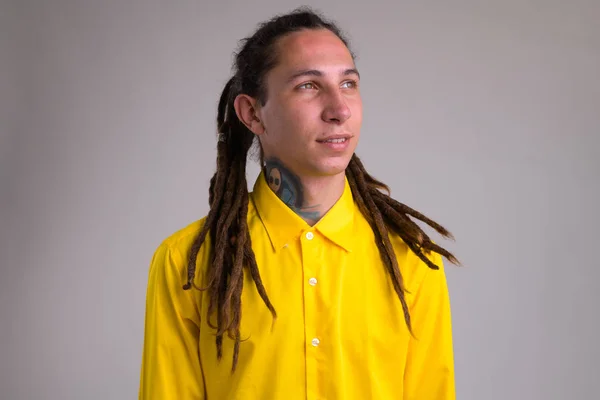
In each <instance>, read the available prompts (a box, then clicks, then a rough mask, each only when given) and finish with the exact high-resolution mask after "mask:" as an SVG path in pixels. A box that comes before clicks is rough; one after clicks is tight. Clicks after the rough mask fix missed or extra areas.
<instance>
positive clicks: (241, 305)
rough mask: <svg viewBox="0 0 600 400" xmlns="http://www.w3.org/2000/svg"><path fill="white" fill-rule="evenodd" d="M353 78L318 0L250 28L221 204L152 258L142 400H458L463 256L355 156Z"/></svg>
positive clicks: (343, 44) (358, 112)
mask: <svg viewBox="0 0 600 400" xmlns="http://www.w3.org/2000/svg"><path fill="white" fill-rule="evenodd" d="M359 82H360V76H359V73H358V71H357V69H356V66H355V64H354V57H353V55H352V53H351V52H350V50H349V49H348V44H347V41H346V40H345V39H344V38H343V36H342V34H341V33H340V31H339V29H338V28H337V27H336V26H335V25H334V24H333V23H331V22H328V21H325V20H324V19H323V18H322V17H320V16H318V15H317V14H315V13H313V12H312V11H310V10H306V9H300V10H296V11H294V12H292V13H290V14H287V15H283V16H279V17H276V18H273V19H272V20H270V21H268V22H266V23H264V24H262V25H261V26H260V28H259V29H258V30H257V31H256V33H255V34H254V35H253V36H252V37H250V38H247V39H245V40H244V43H243V47H242V49H241V51H240V52H239V53H238V54H237V56H236V62H235V73H234V76H233V77H232V78H231V79H230V81H229V82H228V83H227V85H226V86H225V89H224V91H223V93H222V95H221V99H220V102H219V107H218V116H217V125H218V132H219V141H218V155H217V171H216V173H215V175H214V176H213V178H212V180H211V184H210V190H209V204H210V211H209V213H208V215H207V216H206V217H205V218H203V219H202V220H200V221H198V222H195V223H193V224H191V225H190V226H188V227H186V228H184V229H182V230H180V231H178V232H177V233H175V234H173V235H172V236H170V237H169V238H167V239H166V240H165V241H164V242H163V243H162V244H161V245H160V246H159V247H158V249H157V251H156V253H155V255H154V258H153V260H152V263H151V268H150V276H149V283H148V293H147V309H146V327H145V329H146V333H145V342H144V356H143V364H142V374H141V385H140V399H146V400H147V399H210V400H213V399H216V400H221V399H244V400H246V399H261V400H268V399H282V398H285V399H287V400H292V399H360V400H363V399H419V400H426V399H432V400H433V399H436V400H446V399H454V398H455V394H454V368H453V351H452V334H451V319H450V305H449V296H448V291H447V285H446V279H445V275H444V271H443V265H442V259H441V256H445V257H446V258H447V259H449V260H450V261H452V262H456V260H455V259H454V257H453V256H452V255H451V254H450V253H449V252H448V251H446V250H444V249H443V248H441V247H439V246H438V245H436V244H434V243H433V242H432V241H431V240H430V238H429V237H428V236H427V235H426V234H425V232H423V231H422V230H421V228H420V227H419V226H418V225H417V224H416V223H415V222H413V221H412V220H411V218H410V217H412V218H416V219H418V220H420V221H423V222H425V223H427V224H429V225H430V226H432V227H433V228H434V229H435V230H437V231H438V232H439V233H440V234H442V235H444V236H447V237H448V236H450V234H449V233H448V232H447V231H446V230H445V229H444V228H442V227H441V226H439V225H438V224H436V223H435V222H433V221H431V220H429V219H427V218H426V217H424V216H423V215H422V214H420V213H418V212H416V211H414V210H412V209H410V208H409V207H407V206H405V205H403V204H401V203H399V202H397V201H395V200H393V199H392V198H390V197H389V196H388V195H386V194H385V193H383V191H386V190H387V186H386V185H384V184H383V183H381V182H379V181H377V180H376V179H374V178H373V177H372V176H370V175H369V174H368V173H367V172H366V171H365V169H364V167H363V165H362V163H361V161H360V160H359V158H358V157H357V156H356V155H355V154H354V149H355V148H356V145H357V142H358V139H359V136H360V127H361V120H362V103H361V96H360V89H359V86H360V84H359ZM256 141H257V142H258V143H257V144H258V146H260V147H259V148H260V152H261V163H262V166H263V170H262V173H261V174H260V176H259V177H258V179H257V180H256V183H255V184H254V189H253V191H252V193H248V191H247V182H246V161H247V155H248V151H249V149H250V148H251V146H252V145H253V143H255V142H256ZM388 192H389V191H388Z"/></svg>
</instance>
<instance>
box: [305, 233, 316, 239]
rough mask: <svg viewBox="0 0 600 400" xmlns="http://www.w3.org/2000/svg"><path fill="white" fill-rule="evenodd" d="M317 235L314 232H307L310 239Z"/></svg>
mask: <svg viewBox="0 0 600 400" xmlns="http://www.w3.org/2000/svg"><path fill="white" fill-rule="evenodd" d="M314 237H315V235H314V234H313V233H312V232H306V238H307V239H308V240H312V239H313V238H314Z"/></svg>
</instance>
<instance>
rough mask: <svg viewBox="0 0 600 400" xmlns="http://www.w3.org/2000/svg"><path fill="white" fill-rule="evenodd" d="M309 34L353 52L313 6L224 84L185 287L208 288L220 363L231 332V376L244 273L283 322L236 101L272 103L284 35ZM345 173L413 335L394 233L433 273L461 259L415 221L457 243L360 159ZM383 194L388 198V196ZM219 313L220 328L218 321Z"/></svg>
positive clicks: (271, 26) (281, 26)
mask: <svg viewBox="0 0 600 400" xmlns="http://www.w3.org/2000/svg"><path fill="white" fill-rule="evenodd" d="M303 29H328V30H330V31H331V32H333V33H334V34H335V35H337V36H338V37H339V38H340V39H341V40H342V41H343V42H344V44H345V45H346V46H347V47H348V42H347V40H346V39H345V38H344V37H343V35H342V33H341V31H340V30H339V28H338V27H337V26H336V25H335V24H334V23H333V22H331V21H326V20H325V19H324V18H323V17H321V16H319V15H318V14H316V13H315V12H313V11H311V10H309V9H305V8H302V9H297V10H295V11H294V12H292V13H290V14H287V15H283V16H278V17H275V18H273V19H271V20H270V21H267V22H265V23H263V24H261V26H260V27H259V29H258V30H257V31H256V33H255V34H254V35H253V36H251V37H249V38H246V39H243V40H242V42H243V46H242V49H241V51H240V52H239V53H238V54H237V55H236V59H235V65H234V67H235V73H234V75H233V77H232V78H231V79H230V80H229V81H228V82H227V84H226V85H225V88H224V90H223V93H222V94H221V98H220V100H219V105H218V113H217V130H218V134H219V140H218V144H217V170H216V172H215V174H214V175H213V177H212V179H211V181H210V188H209V205H210V210H209V212H208V215H207V216H206V219H205V222H204V225H203V227H202V229H201V230H200V233H199V234H198V236H197V237H196V238H195V240H194V243H193V245H192V249H191V252H190V254H189V260H188V282H187V284H186V285H185V286H184V287H183V288H184V289H185V290H188V289H190V288H191V287H192V286H193V287H195V288H197V289H199V290H207V291H208V295H209V306H208V318H207V321H208V324H209V326H211V327H212V328H213V329H215V330H216V347H217V358H218V359H221V357H222V353H223V335H224V334H225V333H227V335H228V336H229V337H230V338H231V339H232V340H234V351H233V364H232V371H235V368H236V365H237V362H238V357H239V347H240V341H241V338H240V321H241V294H242V288H243V278H244V268H246V270H247V272H248V273H249V274H250V276H251V278H252V280H253V281H254V284H255V285H256V288H257V290H258V293H259V295H260V297H261V298H262V300H263V302H264V303H265V305H266V307H267V308H268V309H269V310H270V312H271V314H272V315H273V317H274V318H276V317H277V314H276V311H275V308H274V307H273V304H271V301H270V300H269V297H268V295H267V292H266V290H265V288H264V286H263V283H262V280H261V277H260V273H259V270H258V266H257V263H256V258H255V256H254V252H253V250H252V241H251V238H250V233H249V230H248V223H247V214H248V189H247V187H248V186H247V182H246V163H247V158H248V152H249V150H250V148H251V147H252V145H253V142H254V140H255V135H254V134H253V133H252V132H251V131H250V130H249V129H248V128H246V126H245V125H244V124H243V123H242V122H241V121H240V120H239V119H238V118H237V115H236V112H235V109H234V100H235V98H236V96H237V95H239V94H241V93H245V94H248V95H250V96H253V97H256V98H258V101H259V102H260V103H261V104H263V105H264V104H265V103H266V100H267V99H266V90H265V84H264V78H265V75H266V73H267V72H268V71H269V70H271V69H272V68H273V67H274V66H275V64H276V62H277V54H276V51H275V50H276V47H275V44H276V42H277V40H278V39H279V38H281V37H282V36H284V35H287V34H289V33H292V32H296V31H299V30H303ZM353 57H354V56H353ZM261 162H262V155H261ZM346 176H347V178H348V182H349V184H350V188H351V190H352V195H353V197H354V199H355V201H356V202H357V204H358V207H359V209H360V211H361V212H362V214H364V216H365V218H366V219H367V221H368V222H369V224H370V226H371V227H372V229H373V231H374V233H375V238H376V243H377V247H378V249H379V253H380V255H381V259H382V261H383V264H384V265H385V268H386V270H387V272H388V273H389V275H390V277H391V280H392V283H393V286H394V290H395V292H396V294H397V295H398V298H399V299H400V302H401V304H402V309H403V311H404V319H405V321H406V324H407V326H408V329H409V330H410V331H411V332H412V329H411V320H410V314H409V310H408V306H407V303H406V300H405V287H404V283H403V280H402V274H401V272H400V269H399V267H398V262H397V260H396V256H395V254H394V250H393V248H392V244H391V242H390V238H389V235H388V232H389V230H392V231H393V232H394V233H396V234H397V235H399V236H400V238H401V239H402V240H403V241H404V242H405V243H406V245H407V246H408V247H409V249H410V250H411V251H412V252H414V253H415V254H416V255H417V256H418V257H419V258H420V259H421V260H422V261H423V262H424V263H425V264H426V265H427V266H429V268H432V269H438V266H437V265H435V264H434V263H432V262H431V261H430V259H429V258H428V257H427V254H428V253H430V252H431V251H434V252H436V253H438V254H440V255H442V256H444V257H446V258H447V259H448V260H449V261H451V262H452V263H455V264H457V263H458V261H457V260H456V259H455V258H454V256H453V255H452V254H451V253H450V252H448V251H447V250H445V249H443V248H442V247H440V246H438V245H436V244H434V243H433V242H432V241H431V239H430V238H429V236H427V234H426V233H425V232H424V231H423V230H422V229H421V228H420V227H419V225H417V224H416V223H415V222H414V221H413V220H412V219H411V217H412V218H414V219H416V220H419V221H421V222H424V223H426V224H427V225H429V226H430V227H432V228H433V229H435V230H436V231H437V232H438V233H439V234H441V235H442V236H444V237H447V238H451V237H452V235H451V234H450V233H449V232H448V231H447V230H446V229H444V228H443V227H442V226H440V225H439V224H437V223H435V222H434V221H432V220H430V219H429V218H427V217H425V216H424V215H423V214H421V213H419V212H417V211H415V210H413V209H412V208H410V207H408V206H406V205H404V204H402V203H400V202H398V201H396V200H394V199H392V198H391V197H390V196H389V188H388V187H387V186H386V185H385V184H384V183H382V182H380V181H378V180H376V179H375V178H373V177H372V176H371V175H369V174H368V173H367V171H366V170H365V168H364V166H363V164H362V162H361V161H360V159H359V158H358V156H356V154H355V155H353V157H352V159H351V161H350V163H349V165H348V167H347V169H346ZM384 191H387V193H388V194H385V193H383V192H384ZM208 234H210V239H211V242H212V243H213V249H211V260H210V263H209V268H208V270H207V277H206V279H207V284H206V287H205V288H198V287H197V286H196V285H195V283H194V276H195V273H196V259H197V256H198V252H199V250H200V247H201V246H202V244H203V243H204V241H205V239H206V235H208ZM215 313H216V325H215V324H214V323H213V322H212V320H211V317H213V316H214V315H215Z"/></svg>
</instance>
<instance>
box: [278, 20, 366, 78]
mask: <svg viewBox="0 0 600 400" xmlns="http://www.w3.org/2000/svg"><path fill="white" fill-rule="evenodd" d="M277 47H278V49H277V50H278V60H277V61H278V62H277V67H276V68H278V67H279V69H302V68H315V69H323V70H325V69H327V67H339V68H351V67H354V60H353V59H352V54H350V51H349V50H348V48H347V47H346V45H345V44H344V42H342V40H341V39H340V38H338V37H337V36H336V35H335V34H334V33H333V32H331V31H329V30H327V29H319V30H302V31H299V32H294V33H291V34H289V35H287V36H285V37H283V38H281V39H280V40H279V41H278V43H277Z"/></svg>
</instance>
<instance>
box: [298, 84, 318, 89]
mask: <svg viewBox="0 0 600 400" xmlns="http://www.w3.org/2000/svg"><path fill="white" fill-rule="evenodd" d="M298 89H309V90H310V89H316V86H315V84H314V83H312V82H306V83H303V84H302V85H300V86H298Z"/></svg>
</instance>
